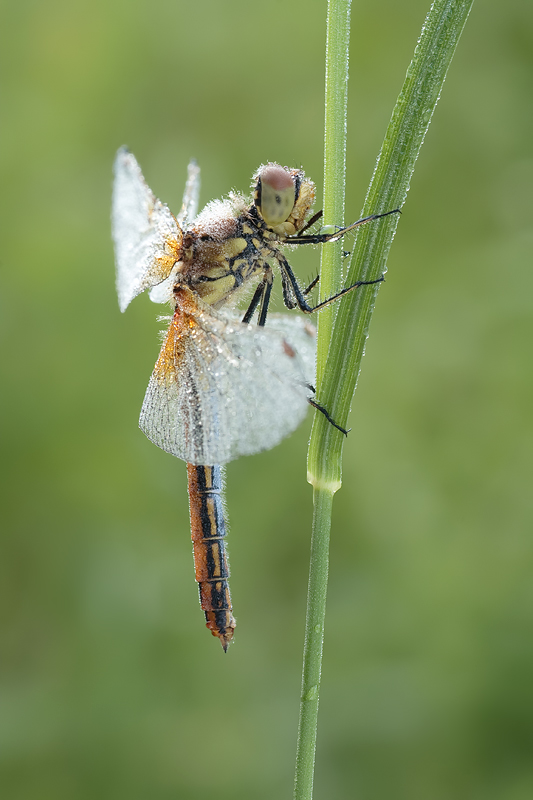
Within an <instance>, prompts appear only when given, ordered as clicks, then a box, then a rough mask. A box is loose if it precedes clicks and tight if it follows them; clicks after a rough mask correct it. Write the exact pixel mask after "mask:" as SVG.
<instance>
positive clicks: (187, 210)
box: [150, 159, 200, 303]
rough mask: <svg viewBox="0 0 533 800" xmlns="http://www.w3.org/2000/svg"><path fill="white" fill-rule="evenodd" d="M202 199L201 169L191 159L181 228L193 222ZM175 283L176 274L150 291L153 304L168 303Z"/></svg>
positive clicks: (172, 274) (180, 220)
mask: <svg viewBox="0 0 533 800" xmlns="http://www.w3.org/2000/svg"><path fill="white" fill-rule="evenodd" d="M199 197H200V167H199V166H198V164H197V163H196V161H194V159H191V161H189V166H188V167H187V182H186V184H185V191H184V193H183V201H182V204H181V210H180V213H179V214H178V216H177V217H176V220H177V222H178V225H179V226H180V228H182V229H183V230H185V229H186V228H187V226H188V225H189V224H190V223H191V222H192V221H193V219H194V218H195V216H196V215H197V213H198V200H199ZM174 283H175V276H174V273H173V272H171V274H170V275H169V276H168V278H166V280H164V281H163V282H162V283H160V284H158V285H157V286H154V287H153V289H151V290H150V300H151V301H152V303H168V302H169V301H170V300H171V299H172V289H173V287H174Z"/></svg>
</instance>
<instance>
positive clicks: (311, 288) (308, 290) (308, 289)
mask: <svg viewBox="0 0 533 800" xmlns="http://www.w3.org/2000/svg"><path fill="white" fill-rule="evenodd" d="M319 280H320V275H317V276H316V278H315V279H314V281H311V283H310V284H309V286H308V287H307V289H304V294H306V295H307V294H309V292H312V291H313V289H314V288H315V286H316V285H317V283H318V281H319Z"/></svg>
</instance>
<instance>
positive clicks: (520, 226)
mask: <svg viewBox="0 0 533 800" xmlns="http://www.w3.org/2000/svg"><path fill="white" fill-rule="evenodd" d="M427 8H428V2H427V0H409V1H406V2H403V3H401V4H400V3H397V2H394V0H378V1H377V2H373V3H364V4H363V3H354V5H353V13H352V19H353V26H352V42H351V57H350V67H351V79H350V90H349V95H350V96H349V107H350V110H349V129H348V131H349V138H348V165H347V166H348V193H347V209H346V219H347V220H353V219H356V218H357V216H358V214H359V211H360V208H361V206H362V202H363V199H364V195H365V191H366V186H367V184H368V181H369V179H370V176H371V174H372V169H373V166H374V162H375V158H376V155H377V152H378V149H379V146H380V144H381V140H382V137H383V135H384V132H385V128H386V125H387V123H388V120H389V116H390V113H391V111H392V107H393V104H394V101H395V99H396V96H397V94H398V92H399V90H400V87H401V85H402V81H403V77H404V74H405V70H406V68H407V65H408V63H409V60H410V58H411V55H412V52H413V49H414V45H415V43H416V40H417V37H418V35H419V31H420V28H421V25H422V22H423V19H424V16H425V13H426V11H427ZM2 17H3V21H2V26H1V27H2V33H1V37H2V40H3V41H2V43H1V49H0V58H1V60H2V74H3V78H2V83H3V87H2V99H3V106H4V114H3V123H2V143H3V144H2V149H1V154H0V158H1V170H2V172H1V174H2V182H1V186H2V192H1V194H2V200H1V202H2V213H1V217H0V218H1V222H2V228H3V233H2V250H1V261H0V269H1V292H0V306H1V308H0V326H1V333H2V350H3V353H2V355H3V357H2V371H3V377H2V391H1V403H2V412H1V417H0V418H1V423H2V454H3V459H2V478H1V486H2V491H3V499H2V501H1V505H0V508H1V515H2V551H3V552H2V556H1V562H0V570H1V591H2V601H3V602H2V635H1V648H2V653H1V671H2V688H1V705H2V710H1V712H0V760H1V769H2V773H3V774H2V779H1V784H2V786H3V789H2V796H3V797H5V798H9V800H49V799H50V800H52V799H53V800H63V798H68V800H89V799H91V800H92V798H94V797H99V798H103V799H104V798H113V799H114V800H116V799H117V798H128V800H136V798H151V799H152V800H166V799H167V798H176V797H177V798H186V799H187V800H189V799H190V800H204V799H205V798H209V797H211V796H213V794H214V793H215V792H216V796H217V798H218V799H219V800H226V798H227V799H228V800H229V798H232V800H240V799H241V798H242V799H244V798H246V800H248V799H249V798H254V800H270V799H271V798H283V797H286V798H288V797H290V796H291V793H292V775H293V762H294V751H295V735H296V724H297V713H298V695H299V685H300V668H301V651H302V642H303V624H304V608H305V594H306V582H307V564H308V548H309V531H310V519H311V490H310V488H309V486H308V485H307V483H306V466H305V458H306V442H307V437H308V435H309V428H310V420H311V414H309V418H308V420H307V421H306V424H305V425H304V426H303V427H302V428H301V429H300V430H299V431H298V432H297V433H296V434H295V435H293V436H292V437H291V438H290V440H288V441H286V442H284V443H283V444H282V445H280V446H279V447H278V448H276V449H275V450H273V451H271V452H269V453H265V454H262V455H258V456H256V457H253V458H246V459H242V460H240V461H238V462H235V463H234V464H231V465H230V466H229V468H228V470H227V483H228V491H227V494H228V506H229V514H230V520H231V537H230V552H231V563H232V572H233V578H232V591H233V599H234V604H235V611H236V616H237V618H238V622H239V625H238V629H237V634H236V639H235V644H234V645H232V646H231V648H230V650H229V651H228V654H227V655H226V656H224V654H223V653H222V650H221V648H220V646H219V644H218V642H216V641H215V640H214V639H213V638H212V637H211V636H210V635H209V634H208V632H207V631H206V629H205V628H204V626H203V617H202V614H201V611H200V609H199V607H198V601H197V591H196V585H195V583H194V580H193V572H192V559H191V545H190V540H189V530H188V510H187V497H186V476H185V466H184V464H182V463H181V462H179V461H177V460H176V459H173V458H172V457H170V456H169V455H167V454H165V453H163V452H161V451H159V450H158V449H157V448H156V447H154V446H153V445H152V444H151V443H150V442H148V440H146V439H145V438H144V436H143V435H142V434H141V432H140V431H139V430H138V429H137V419H138V413H139V409H140V406H141V402H142V398H143V396H144V391H145V387H146V384H147V381H148V377H149V375H150V372H151V370H152V366H153V363H154V361H155V358H156V355H157V352H158V339H157V331H158V330H159V329H160V328H161V324H160V323H158V322H157V321H156V316H157V314H158V313H162V310H163V309H162V307H158V306H154V305H153V304H151V303H150V301H149V299H148V297H144V296H143V297H141V298H139V299H137V300H136V301H135V302H134V303H133V304H132V306H131V308H130V309H128V313H127V314H126V315H124V316H122V315H121V314H120V313H119V310H118V305H117V301H116V297H115V290H114V265H113V254H112V248H111V241H110V224H109V208H110V193H111V164H112V160H113V157H114V153H115V151H116V150H117V148H118V147H119V146H120V145H122V144H127V145H128V146H129V147H130V148H131V149H132V150H133V152H134V153H135V154H136V156H137V158H138V159H139V161H140V163H141V165H142V168H143V171H144V173H145V175H146V177H147V180H148V182H149V184H150V186H151V187H152V188H153V190H154V191H155V193H156V194H157V195H158V196H159V197H160V198H162V199H163V200H165V201H167V202H169V203H170V204H171V207H173V208H177V207H178V204H179V202H180V199H181V193H182V188H183V182H184V177H185V170H186V164H187V161H188V159H189V158H190V157H191V156H195V157H196V158H197V159H198V161H199V163H200V165H201V167H202V170H203V184H202V197H201V200H202V203H204V202H207V201H208V200H209V199H212V198H213V197H218V196H221V195H223V194H225V193H226V192H227V191H228V190H229V189H230V188H236V189H238V190H246V188H247V187H248V185H249V181H250V176H251V174H252V172H253V171H254V170H255V169H256V167H257V166H258V165H259V164H260V163H261V162H264V161H266V160H269V159H272V160H278V161H280V162H281V163H283V164H289V165H295V166H299V165H303V166H304V167H305V169H306V171H307V173H308V174H309V175H311V176H312V177H314V178H315V180H316V181H317V182H318V184H319V185H320V183H321V180H322V138H323V132H322V127H323V60H324V39H325V19H324V17H325V4H324V3H308V4H306V5H305V6H304V4H302V3H296V2H290V0H271V1H270V2H264V3H253V4H252V3H249V2H242V0H236V1H235V2H232V3H220V2H215V0H198V2H195V3H188V2H183V0H176V2H166V1H165V0H152V2H144V1H140V2H134V3H126V2H115V1H114V0H111V2H110V0H106V2H103V0H96V2H93V3H90V4H87V3H82V2H78V0H75V2H66V0H48V2H46V3H43V2H31V1H30V0H24V1H23V2H20V3H18V4H10V5H9V7H7V5H4V7H3V13H2ZM532 31H533V6H531V4H530V3H527V2H525V1H524V0H509V1H508V2H507V3H506V4H505V8H503V7H502V4H501V3H500V2H498V0H488V1H487V2H484V3H483V2H478V3H477V5H476V4H475V5H474V10H473V13H472V15H471V18H470V20H469V22H468V24H467V27H466V30H465V33H464V35H463V38H462V40H461V42H460V44H459V49H458V52H457V55H456V58H455V60H454V62H453V63H452V67H451V69H450V73H449V76H448V80H447V83H446V85H445V88H444V92H443V96H442V98H441V101H440V104H439V106H438V108H437V112H436V114H435V117H434V120H433V123H432V125H431V127H430V130H429V134H428V136H427V138H426V143H425V145H424V147H423V149H422V155H421V157H420V159H419V162H418V167H417V171H416V173H415V177H414V180H413V182H412V186H411V192H410V194H409V196H408V200H407V204H406V206H405V209H404V214H403V217H402V220H401V224H400V226H399V230H398V234H397V237H396V241H395V243H394V246H393V249H392V252H391V256H390V259H389V273H388V276H387V282H386V284H385V285H384V286H383V288H382V289H381V291H380V293H379V301H378V304H377V309H376V312H375V316H374V319H373V323H372V331H371V337H370V340H369V343H368V346H367V352H366V358H365V359H364V363H363V371H362V375H361V379H360V382H359V383H360V385H359V388H358V392H357V395H356V402H355V403H354V408H353V412H352V416H351V426H352V433H351V434H350V437H349V439H348V442H347V444H346V447H345V466H344V485H343V488H342V491H341V492H340V493H339V494H338V495H337V498H336V502H335V513H334V529H333V536H332V553H331V557H332V561H331V576H330V581H331V582H330V590H329V600H328V615H327V630H326V641H325V660H324V669H323V685H322V698H321V709H320V729H319V738H318V754H317V755H318V762H317V770H316V784H315V785H316V797H317V798H328V800H337V799H338V800H341V798H342V799H343V800H344V798H356V797H357V798H359V797H360V798H365V800H378V799H379V800H381V799H382V798H383V799H384V798H392V797H394V798H395V800H404V799H405V800H427V798H431V800H441V799H442V800H444V799H446V800H448V798H453V799H454V800H457V799H461V798H465V799H466V798H468V799H469V800H470V799H471V798H483V800H485V799H486V798H488V799H489V800H492V798H502V800H503V798H505V800H522V799H524V800H525V798H530V797H532V796H533V759H532V748H533V681H532V675H533V639H532V624H533V580H532V578H533V537H532V527H533V525H532V523H533V511H532V505H533V499H532V494H533V493H532V489H531V485H532V457H531V451H532V444H533V426H532V422H531V418H532V410H533V392H532V389H533V382H532V370H531V350H532V347H531V344H532V338H533V315H532V311H531V307H532V297H533V276H532V270H531V266H532V259H531V245H532V238H533V237H532V214H531V209H532V203H531V200H532V196H531V192H532V190H531V187H532V185H533V156H532V150H531V143H532V130H533V126H532V125H531V122H532V108H533V104H532V95H531V91H532V90H531V86H532V76H533V70H532V62H533V41H532V40H533V36H532ZM319 203H320V201H319ZM291 260H292V262H293V263H294V265H295V268H296V271H297V272H298V274H299V275H300V276H301V277H302V279H304V280H305V279H307V278H311V277H313V275H314V274H315V271H316V269H317V265H318V254H317V253H316V252H313V253H297V254H294V256H293V257H292V256H291ZM278 295H279V287H278Z"/></svg>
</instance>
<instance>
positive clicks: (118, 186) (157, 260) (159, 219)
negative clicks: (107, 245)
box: [112, 147, 182, 311]
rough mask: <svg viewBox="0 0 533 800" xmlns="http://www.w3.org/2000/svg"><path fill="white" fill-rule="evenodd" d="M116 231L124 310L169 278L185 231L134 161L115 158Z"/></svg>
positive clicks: (126, 155)
mask: <svg viewBox="0 0 533 800" xmlns="http://www.w3.org/2000/svg"><path fill="white" fill-rule="evenodd" d="M114 174H115V180H114V185H113V208H112V227H113V240H114V243H115V259H116V265H117V293H118V299H119V305H120V309H121V311H125V309H126V308H127V307H128V305H129V304H130V302H131V301H132V300H133V298H134V297H136V295H138V294H140V293H141V292H142V291H144V290H145V289H149V288H151V287H152V286H155V285H156V284H159V283H161V281H163V280H165V278H167V277H168V275H169V273H170V271H171V269H172V267H173V266H174V264H175V263H176V260H177V258H178V257H179V252H180V248H181V241H182V230H181V228H180V226H179V225H178V224H177V222H176V219H175V218H174V217H173V215H172V214H171V212H170V211H169V209H168V207H167V206H166V205H164V204H163V203H161V201H160V200H158V199H157V198H156V197H155V196H154V194H153V193H152V191H151V189H150V188H149V187H148V186H147V184H146V182H145V180H144V178H143V175H142V172H141V170H140V167H139V165H138V163H137V161H136V159H135V157H134V156H133V155H132V153H130V152H129V151H128V150H127V149H126V148H124V147H122V148H121V149H120V150H119V151H118V153H117V155H116V158H115V165H114Z"/></svg>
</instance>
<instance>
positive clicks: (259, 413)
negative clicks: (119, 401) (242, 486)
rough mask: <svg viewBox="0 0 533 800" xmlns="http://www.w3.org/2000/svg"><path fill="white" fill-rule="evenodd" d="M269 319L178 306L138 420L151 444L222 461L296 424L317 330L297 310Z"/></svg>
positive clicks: (194, 459)
mask: <svg viewBox="0 0 533 800" xmlns="http://www.w3.org/2000/svg"><path fill="white" fill-rule="evenodd" d="M194 302H195V303H196V301H195V300H194ZM202 305H203V304H202ZM269 322H270V323H271V324H270V326H269V327H267V328H259V327H257V326H252V325H243V324H242V323H240V322H238V321H233V320H228V319H226V318H224V317H222V316H221V315H219V314H216V313H213V311H212V310H211V309H208V308H207V307H204V308H201V307H199V306H198V307H197V310H196V312H195V314H194V316H191V315H190V314H189V313H187V314H184V313H183V309H181V308H180V307H178V309H177V310H176V314H175V315H174V318H173V320H172V322H171V325H170V328H169V331H168V333H167V337H166V339H165V342H164V344H163V347H162V349H161V353H160V356H159V359H158V362H157V364H156V367H155V369H154V372H153V374H152V377H151V379H150V383H149V385H148V389H147V391H146V396H145V399H144V404H143V408H142V411H141V418H140V422H139V424H140V427H141V429H142V430H143V431H144V433H145V434H146V435H147V436H148V438H149V439H150V440H151V441H152V442H154V444H157V445H158V446H159V447H161V448H162V449H163V450H166V451H167V452H169V453H172V454H173V455H175V456H178V458H182V459H183V460H184V461H188V462H190V463H192V464H207V465H212V464H224V463H226V462H228V461H231V460H232V459H234V458H237V457H238V456H242V455H250V454H251V453H257V452H259V451H260V450H268V449H269V448H271V447H274V446H275V445H276V444H278V443H279V442H280V441H281V440H282V439H283V438H284V437H285V436H287V435H288V434H289V433H292V431H293V430H295V428H296V427H297V426H298V425H299V424H300V422H301V421H302V420H303V418H304V417H305V414H306V411H307V408H308V404H307V397H308V395H309V390H308V387H307V384H309V383H310V382H312V381H313V380H314V364H315V331H314V328H313V327H312V326H311V325H310V324H309V323H308V322H307V321H306V320H302V319H301V318H298V317H294V318H291V317H287V316H284V317H283V318H278V319H276V318H275V316H274V315H273V317H272V319H271V320H270V319H269Z"/></svg>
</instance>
